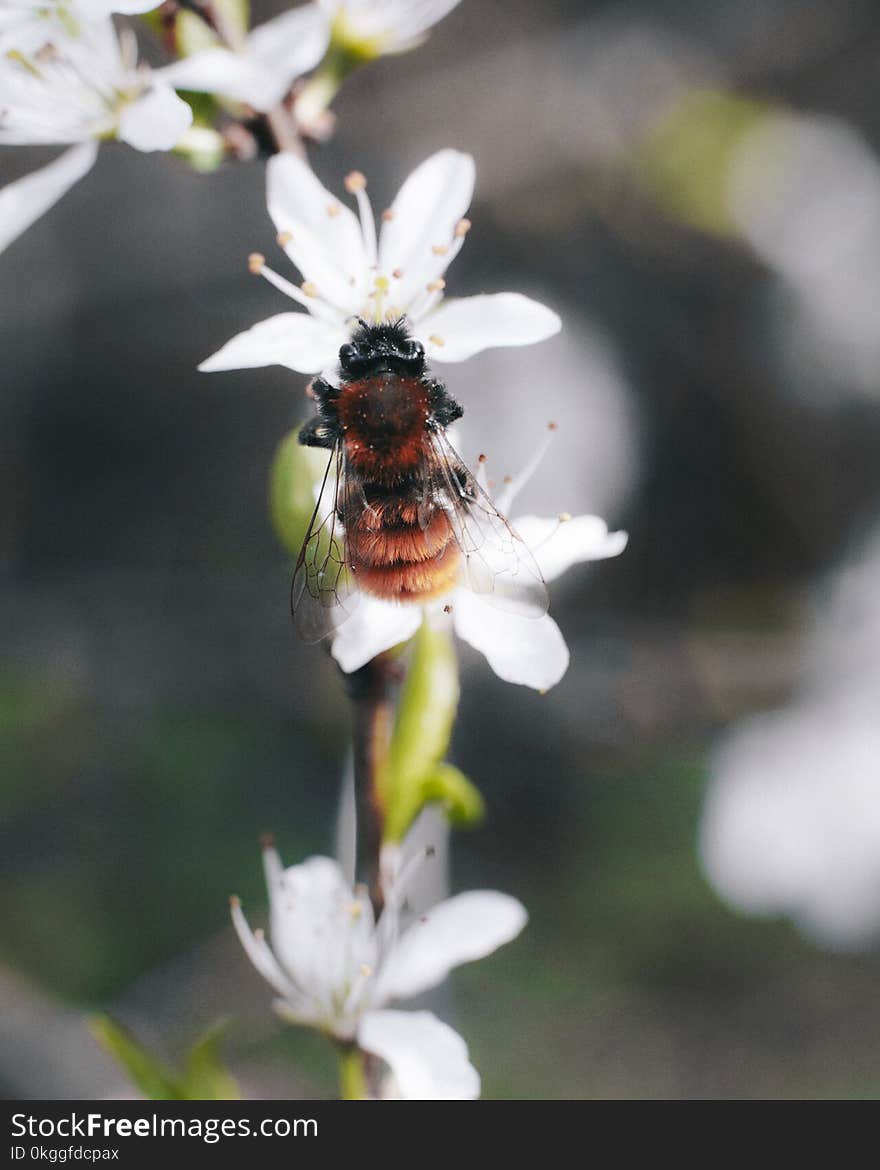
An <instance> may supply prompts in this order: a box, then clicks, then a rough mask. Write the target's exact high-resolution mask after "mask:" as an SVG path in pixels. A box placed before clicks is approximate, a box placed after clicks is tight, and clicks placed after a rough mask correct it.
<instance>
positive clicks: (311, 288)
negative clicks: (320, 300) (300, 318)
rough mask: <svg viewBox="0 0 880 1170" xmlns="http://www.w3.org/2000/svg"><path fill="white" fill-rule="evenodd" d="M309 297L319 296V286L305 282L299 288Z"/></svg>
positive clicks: (308, 281)
mask: <svg viewBox="0 0 880 1170" xmlns="http://www.w3.org/2000/svg"><path fill="white" fill-rule="evenodd" d="M299 287H300V288H301V289H302V290H303V292H304V293H305V294H306V296H307V297H316V296H317V295H318V286H317V285H315V284H313V283H312V282H311V281H310V280H304V281H303V282H302V284H301V285H300V286H299Z"/></svg>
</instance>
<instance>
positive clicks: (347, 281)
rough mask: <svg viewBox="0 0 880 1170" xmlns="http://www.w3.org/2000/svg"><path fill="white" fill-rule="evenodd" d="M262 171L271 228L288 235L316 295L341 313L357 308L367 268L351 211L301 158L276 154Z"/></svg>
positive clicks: (294, 258)
mask: <svg viewBox="0 0 880 1170" xmlns="http://www.w3.org/2000/svg"><path fill="white" fill-rule="evenodd" d="M266 173H267V183H266V194H267V203H268V207H269V215H270V216H271V217H272V221H273V222H274V224H275V227H276V229H277V231H278V232H279V233H284V234H285V235H287V234H289V236H290V239H289V241H288V243H287V244H286V245H285V248H284V250H285V252H286V253H287V255H288V256H289V257H290V259H291V260H292V261H293V263H294V264H295V265H296V266H297V268H298V269H299V270H300V272H301V273H302V275H303V276H304V277H305V278H306V279H307V280H308V281H310V282H311V283H312V284H313V285H315V287H316V289H317V291H318V295H319V296H320V297H321V298H323V299H324V300H326V301H330V302H331V303H332V304H333V305H335V306H336V307H337V308H338V309H339V310H340V312H341V313H342V314H343V315H346V314H353V313H357V311H358V310H359V309H360V308H361V307H362V306H363V302H364V299H365V296H366V292H367V289H366V277H367V270H368V264H367V254H366V251H365V249H364V239H363V235H362V234H361V226H360V222H359V220H358V218H357V216H356V215H355V214H354V213H353V212H352V211H351V209H350V208H348V207H346V206H345V205H344V204H342V203H340V202H339V200H338V199H337V198H336V196H335V195H331V194H330V192H329V191H328V190H327V189H326V188H325V187H324V186H322V184H321V183H320V182H319V180H318V179H317V177H316V176H315V174H314V173H313V172H312V169H311V168H310V167H309V165H308V163H306V162H304V161H303V159H301V158H297V157H295V156H294V155H291V154H276V155H275V156H274V157H273V158H271V159H270V160H269V164H268V166H267V168H266ZM334 356H335V355H334Z"/></svg>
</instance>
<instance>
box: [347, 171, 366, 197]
mask: <svg viewBox="0 0 880 1170" xmlns="http://www.w3.org/2000/svg"><path fill="white" fill-rule="evenodd" d="M344 182H345V189H346V191H348V193H349V195H354V194H356V192H358V191H365V190H366V189H367V180H366V178H365V176H364V175H362V174H361V172H360V171H351V172H350V173H349V174H347V175H346V176H345V180H344Z"/></svg>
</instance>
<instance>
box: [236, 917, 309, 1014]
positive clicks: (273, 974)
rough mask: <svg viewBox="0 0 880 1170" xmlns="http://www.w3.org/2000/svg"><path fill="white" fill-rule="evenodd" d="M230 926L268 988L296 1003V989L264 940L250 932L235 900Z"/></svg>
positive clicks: (248, 925)
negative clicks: (233, 928)
mask: <svg viewBox="0 0 880 1170" xmlns="http://www.w3.org/2000/svg"><path fill="white" fill-rule="evenodd" d="M232 925H233V926H234V927H235V933H236V934H237V935H238V941H239V942H240V943H241V945H242V946H243V947H244V950H245V954H246V955H247V957H248V958H249V959H250V961H251V962H252V963H253V965H254V966H255V967H256V969H257V970H258V971H259V973H260V974H261V975H262V976H263V978H264V979H265V980H266V982H267V983H268V984H269V986H270V987H272V988H273V989H274V990H275V991H277V992H278V994H279V995H283V996H284V997H285V999H287V1000H288V1001H290V1002H296V1001H297V1000H298V996H297V994H296V989H295V988H294V986H293V984H292V983H291V982H290V980H289V979H288V977H287V976H286V975H285V973H284V972H283V971H282V970H281V967H280V966H279V964H278V960H277V959H276V958H275V956H274V955H273V954H272V952H271V950H270V949H269V947H268V945H267V943H266V940H265V939H264V938H263V937H262V936H258V935H256V934H254V932H253V931H252V930H251V928H250V924H249V923H248V920H247V919H246V918H245V916H244V912H243V911H242V908H241V904H240V903H239V901H238V899H237V898H234V899H233V901H232Z"/></svg>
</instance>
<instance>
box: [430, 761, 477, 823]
mask: <svg viewBox="0 0 880 1170" xmlns="http://www.w3.org/2000/svg"><path fill="white" fill-rule="evenodd" d="M422 793H423V797H424V803H425V804H435V803H436V804H441V805H442V806H443V810H444V812H445V813H446V815H447V817H448V818H449V822H450V824H453V825H457V826H459V827H460V828H461V827H464V826H468V825H476V824H479V822H480V821H481V820H482V819H483V817H484V815H485V812H486V804H485V801H484V800H483V797H482V795H481V794H480V791H479V789H478V788H477V787H476V785H475V784H474V783H473V782H472V781H471V780H468V778H467V776H465V774H464V772H462V771H461V770H460V769H459V768H456V767H455V766H454V765H452V764H439V765H438V766H437V769H436V770H435V771H434V773H433V774H432V775H431V776H429V777H428V778H427V779H426V780H425V782H424V784H423V786H422Z"/></svg>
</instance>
